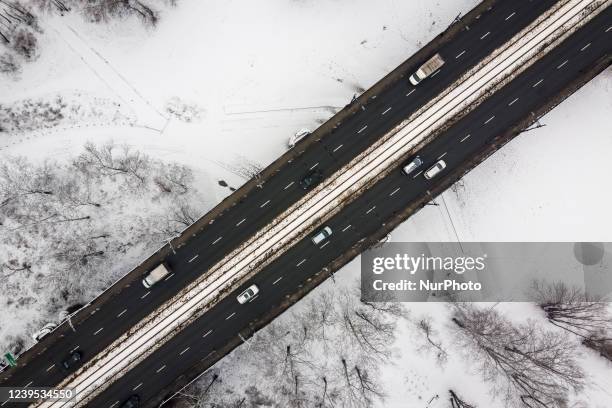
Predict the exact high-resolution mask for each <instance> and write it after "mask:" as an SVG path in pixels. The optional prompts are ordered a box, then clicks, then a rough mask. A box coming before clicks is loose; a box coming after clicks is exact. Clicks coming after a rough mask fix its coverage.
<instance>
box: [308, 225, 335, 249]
mask: <svg viewBox="0 0 612 408" xmlns="http://www.w3.org/2000/svg"><path fill="white" fill-rule="evenodd" d="M331 234H332V229H331V228H329V227H324V228H323V229H321V230H319V232H317V233H316V234H314V235H313V236H312V243H313V244H315V245H319V244H320V243H321V242H323V241H325V240H326V239H327V238H329V237H330V236H331Z"/></svg>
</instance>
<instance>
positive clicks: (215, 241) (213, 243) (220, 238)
mask: <svg viewBox="0 0 612 408" xmlns="http://www.w3.org/2000/svg"><path fill="white" fill-rule="evenodd" d="M269 202H270V200H268V201H267V202H266V204H267V203H269ZM262 207H263V206H262ZM222 239H223V237H219V238H217V239H215V240H214V241H213V242H212V244H210V245H215V244H216V243H217V242H219V241H221V240H222Z"/></svg>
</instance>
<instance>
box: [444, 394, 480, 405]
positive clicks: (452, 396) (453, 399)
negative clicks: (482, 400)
mask: <svg viewBox="0 0 612 408" xmlns="http://www.w3.org/2000/svg"><path fill="white" fill-rule="evenodd" d="M449 394H450V399H449V400H450V403H451V408H476V407H475V406H474V405H470V404H468V403H467V402H465V401H464V400H462V399H461V398H459V396H458V395H457V393H456V392H455V391H453V390H449Z"/></svg>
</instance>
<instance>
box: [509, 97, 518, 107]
mask: <svg viewBox="0 0 612 408" xmlns="http://www.w3.org/2000/svg"><path fill="white" fill-rule="evenodd" d="M518 100H519V98H514V99H513V100H512V102H510V103H509V104H508V106H512V105H514V102H516V101H518Z"/></svg>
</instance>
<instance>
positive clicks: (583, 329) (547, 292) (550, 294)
mask: <svg viewBox="0 0 612 408" xmlns="http://www.w3.org/2000/svg"><path fill="white" fill-rule="evenodd" d="M532 289H533V290H532V292H533V297H534V299H535V301H536V302H537V304H538V306H539V307H540V308H541V309H542V310H543V311H544V313H545V314H546V318H547V319H548V321H549V322H550V323H552V324H553V325H555V326H557V327H560V328H562V329H563V330H566V331H568V332H570V333H572V334H574V335H576V336H578V337H580V338H581V339H582V342H583V344H584V345H586V346H587V347H590V348H592V349H593V350H595V351H597V352H599V353H600V354H601V355H602V356H603V357H605V358H607V359H608V360H611V361H612V317H611V316H610V313H609V303H608V302H607V301H604V300H603V299H601V298H596V297H592V296H589V295H588V294H586V293H585V292H584V291H583V290H582V289H579V288H576V287H568V286H567V285H566V284H565V283H563V282H558V283H552V284H551V283H547V282H545V281H534V282H533V284H532Z"/></svg>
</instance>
